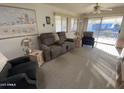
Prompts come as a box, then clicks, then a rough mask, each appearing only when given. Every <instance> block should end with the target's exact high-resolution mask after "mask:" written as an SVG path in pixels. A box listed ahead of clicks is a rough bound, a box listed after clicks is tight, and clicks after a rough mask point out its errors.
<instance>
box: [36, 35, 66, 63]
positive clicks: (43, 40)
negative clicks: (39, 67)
mask: <svg viewBox="0 0 124 93" xmlns="http://www.w3.org/2000/svg"><path fill="white" fill-rule="evenodd" d="M38 40H39V45H40V49H41V50H43V56H44V60H45V61H49V60H51V59H53V58H55V57H57V56H59V55H61V54H62V51H65V50H64V48H63V47H61V46H60V45H59V44H57V42H56V41H55V37H54V35H53V33H43V34H41V35H40V36H39V37H38Z"/></svg>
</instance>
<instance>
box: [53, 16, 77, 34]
mask: <svg viewBox="0 0 124 93" xmlns="http://www.w3.org/2000/svg"><path fill="white" fill-rule="evenodd" d="M77 24H78V19H77V18H76V17H70V16H66V15H58V14H57V15H55V26H56V32H67V31H73V32H75V31H77Z"/></svg>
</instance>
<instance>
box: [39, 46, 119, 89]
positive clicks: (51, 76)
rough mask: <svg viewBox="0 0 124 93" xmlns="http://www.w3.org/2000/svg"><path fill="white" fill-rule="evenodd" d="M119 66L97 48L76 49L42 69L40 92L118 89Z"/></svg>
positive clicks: (113, 58) (110, 56) (111, 57)
mask: <svg viewBox="0 0 124 93" xmlns="http://www.w3.org/2000/svg"><path fill="white" fill-rule="evenodd" d="M117 62H118V60H117V57H116V56H112V55H110V54H108V53H106V52H104V51H102V50H100V49H97V48H90V47H83V48H78V49H74V50H72V51H70V52H68V53H66V54H64V55H62V56H60V57H58V58H56V59H54V60H52V61H50V62H47V63H45V64H44V65H43V66H41V68H39V71H38V88H47V89H52V88H54V89H84V88H100V89H101V88H103V89H104V88H114V86H115V73H116V64H117Z"/></svg>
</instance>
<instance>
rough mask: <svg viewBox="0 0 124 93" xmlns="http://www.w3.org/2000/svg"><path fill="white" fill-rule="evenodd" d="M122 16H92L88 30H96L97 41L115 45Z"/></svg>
mask: <svg viewBox="0 0 124 93" xmlns="http://www.w3.org/2000/svg"><path fill="white" fill-rule="evenodd" d="M122 18H123V17H122V16H118V17H102V18H90V19H89V20H88V26H87V31H91V32H94V37H95V41H96V42H99V43H105V44H111V45H115V43H116V40H117V38H118V33H119V32H120V27H121V22H122Z"/></svg>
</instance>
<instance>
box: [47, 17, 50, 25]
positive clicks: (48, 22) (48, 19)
mask: <svg viewBox="0 0 124 93" xmlns="http://www.w3.org/2000/svg"><path fill="white" fill-rule="evenodd" d="M46 24H50V17H49V16H46Z"/></svg>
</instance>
